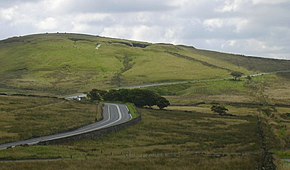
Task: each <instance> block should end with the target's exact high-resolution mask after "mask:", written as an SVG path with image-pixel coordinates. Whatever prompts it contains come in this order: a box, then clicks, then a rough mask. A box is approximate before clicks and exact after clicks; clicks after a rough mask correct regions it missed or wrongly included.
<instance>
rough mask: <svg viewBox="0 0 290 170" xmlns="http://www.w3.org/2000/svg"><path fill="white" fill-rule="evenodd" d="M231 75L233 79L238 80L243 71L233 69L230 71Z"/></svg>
mask: <svg viewBox="0 0 290 170" xmlns="http://www.w3.org/2000/svg"><path fill="white" fill-rule="evenodd" d="M231 76H233V78H234V80H235V81H237V80H240V78H241V77H242V76H243V73H241V72H238V71H233V72H231Z"/></svg>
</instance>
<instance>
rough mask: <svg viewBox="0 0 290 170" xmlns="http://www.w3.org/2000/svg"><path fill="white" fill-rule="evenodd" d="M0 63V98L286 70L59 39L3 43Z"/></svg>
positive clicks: (162, 47) (117, 42) (106, 41)
mask: <svg viewBox="0 0 290 170" xmlns="http://www.w3.org/2000/svg"><path fill="white" fill-rule="evenodd" d="M0 60H1V63H0V92H1V91H5V92H7V91H13V92H15V91H21V90H25V91H31V92H45V93H51V94H69V93H74V92H81V91H87V90H89V89H91V88H100V89H107V88H112V87H118V86H128V85H138V84H146V83H154V82H165V81H179V80H198V79H214V78H224V77H228V76H229V73H230V72H231V71H241V72H243V73H244V74H251V73H254V72H267V71H276V70H284V69H289V68H290V61H285V60H274V59H263V58H255V57H245V56H240V55H231V54H224V53H218V52H212V51H204V50H198V49H195V48H193V47H187V46H182V45H179V46H175V45H171V44H150V43H145V42H136V41H128V40H121V39H112V38H104V37H99V36H90V35H81V34H60V33H59V34H39V35H29V36H23V37H14V38H9V39H6V40H2V41H0ZM266 66H267V67H266Z"/></svg>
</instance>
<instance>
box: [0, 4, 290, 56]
mask: <svg viewBox="0 0 290 170" xmlns="http://www.w3.org/2000/svg"><path fill="white" fill-rule="evenodd" d="M289 8H290V1H289V0H275V1H274V0H214V1H213V0H195V1H192V0H160V1H155V0H147V1H144V0H122V1H118V0H106V1H103V0H94V1H91V0H9V1H8V0H7V1H6V0H3V1H0V38H1V39H3V38H8V37H10V36H14V35H22V34H30V33H35V32H61V31H63V32H80V33H89V34H94V35H96V34H99V35H104V36H108V37H119V38H125V39H134V40H141V41H151V42H168V43H176V44H188V45H193V46H195V47H197V48H204V49H211V50H217V51H225V52H230V53H241V54H246V55H247V54H249V55H258V56H265V57H281V58H285V56H286V57H288V58H289V59H290V46H289V42H290V23H289V20H290V11H289Z"/></svg>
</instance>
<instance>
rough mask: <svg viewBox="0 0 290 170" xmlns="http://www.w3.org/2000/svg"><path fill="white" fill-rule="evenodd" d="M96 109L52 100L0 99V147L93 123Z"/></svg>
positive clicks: (1, 97)
mask: <svg viewBox="0 0 290 170" xmlns="http://www.w3.org/2000/svg"><path fill="white" fill-rule="evenodd" d="M95 112H96V106H95V105H94V104H85V103H79V102H74V101H65V100H62V99H53V98H37V97H20V96H0V143H7V142H12V141H18V140H23V139H29V138H33V137H38V136H44V135H50V134H55V133H59V132H63V131H67V130H71V129H75V128H78V127H81V126H83V125H86V124H90V123H93V122H94V119H95Z"/></svg>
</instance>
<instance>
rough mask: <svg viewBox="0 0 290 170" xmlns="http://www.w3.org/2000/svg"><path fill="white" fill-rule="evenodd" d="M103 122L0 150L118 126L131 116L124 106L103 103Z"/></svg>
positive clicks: (7, 145) (12, 144)
mask: <svg viewBox="0 0 290 170" xmlns="http://www.w3.org/2000/svg"><path fill="white" fill-rule="evenodd" d="M103 116H104V118H103V120H101V121H99V122H96V123H94V124H90V125H87V126H84V127H81V128H79V129H76V130H73V131H69V132H64V133H59V134H55V135H50V136H43V137H38V138H33V139H28V140H23V141H18V142H12V143H6V144H1V145H0V150H3V149H7V148H13V147H15V146H21V145H35V144H37V143H39V142H42V141H50V140H54V139H60V138H65V137H69V136H74V135H78V134H83V133H87V132H91V131H95V130H98V129H102V128H106V127H110V126H114V125H118V124H121V123H124V122H127V121H129V120H130V119H131V115H130V114H129V110H128V108H127V106H126V105H124V104H113V103H105V105H104V109H103Z"/></svg>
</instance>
